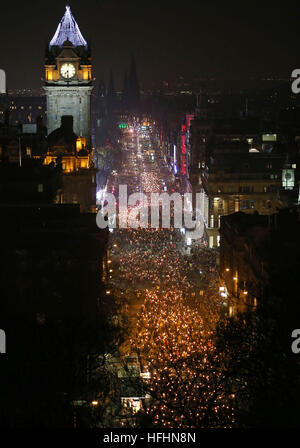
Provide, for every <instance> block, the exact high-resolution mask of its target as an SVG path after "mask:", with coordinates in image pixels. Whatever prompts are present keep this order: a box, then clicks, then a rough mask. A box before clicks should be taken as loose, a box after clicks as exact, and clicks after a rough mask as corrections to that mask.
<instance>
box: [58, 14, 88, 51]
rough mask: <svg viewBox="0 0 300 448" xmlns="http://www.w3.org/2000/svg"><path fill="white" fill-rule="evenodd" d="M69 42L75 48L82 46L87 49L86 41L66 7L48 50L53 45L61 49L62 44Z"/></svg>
mask: <svg viewBox="0 0 300 448" xmlns="http://www.w3.org/2000/svg"><path fill="white" fill-rule="evenodd" d="M66 40H69V41H70V42H72V44H73V45H74V46H75V47H78V46H80V45H81V46H83V47H85V48H87V46H88V44H87V41H86V40H85V39H84V37H83V36H82V34H81V32H80V29H79V26H78V25H77V22H76V20H75V19H74V17H73V14H72V12H71V8H70V6H66V11H65V13H64V15H63V17H62V19H61V21H60V23H59V25H58V27H57V30H56V31H55V34H54V36H53V37H52V39H51V41H50V44H49V48H51V47H53V46H54V45H56V46H58V47H61V46H62V45H63V43H64V42H65V41H66Z"/></svg>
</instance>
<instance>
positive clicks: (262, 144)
mask: <svg viewBox="0 0 300 448" xmlns="http://www.w3.org/2000/svg"><path fill="white" fill-rule="evenodd" d="M285 161H286V154H285V153H284V152H282V151H281V150H280V146H279V136H278V135H277V134H276V133H264V132H263V131H262V130H261V128H260V121H259V120H255V119H240V120H230V121H228V120H222V121H217V120H212V119H210V118H204V117H203V118H202V117H201V118H200V117H198V118H197V117H196V118H195V120H193V122H192V129H191V176H190V178H191V183H192V187H193V192H194V193H200V194H201V195H202V201H201V213H202V216H203V218H204V221H205V225H206V231H207V237H208V240H209V246H210V247H218V246H219V241H220V235H219V227H220V217H221V216H223V215H228V214H231V213H235V212H238V211H244V212H245V213H254V212H255V211H258V212H259V213H260V214H265V215H269V214H273V213H275V212H276V211H278V210H279V209H280V208H282V207H284V206H286V205H287V203H286V202H285V201H284V198H283V196H281V192H282V190H283V188H284V187H283V183H282V175H283V171H282V170H283V168H284V166H285ZM194 196H195V195H194Z"/></svg>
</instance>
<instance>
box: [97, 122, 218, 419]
mask: <svg viewBox="0 0 300 448" xmlns="http://www.w3.org/2000/svg"><path fill="white" fill-rule="evenodd" d="M153 134H154V132H153V131H152V133H150V132H148V133H145V132H143V138H142V137H141V136H140V131H139V128H138V127H135V131H134V133H133V134H132V137H131V138H129V139H128V137H127V138H126V139H124V140H125V142H124V146H125V149H124V158H123V165H122V171H121V172H118V173H115V172H114V173H112V175H111V176H110V177H109V179H108V182H107V186H106V191H108V192H112V193H114V194H115V196H116V198H118V188H119V185H127V189H128V195H129V194H131V193H134V192H143V193H145V194H146V195H147V196H148V195H150V193H153V192H157V193H162V192H164V191H167V192H169V193H172V192H174V176H173V174H172V172H170V170H169V169H168V167H167V165H166V163H165V161H164V159H163V157H162V156H161V154H160V150H159V147H158V146H155V134H154V137H153ZM179 192H180V193H183V192H182V191H179ZM110 230H111V231H110V234H109V235H110V237H109V250H108V257H107V260H106V263H105V270H104V280H105V284H106V294H107V295H114V296H115V297H118V298H119V299H120V301H121V309H122V314H123V316H122V318H123V319H124V316H126V320H127V321H128V322H129V338H128V339H127V340H126V341H125V343H124V344H123V345H122V347H119V350H120V353H121V356H122V357H123V361H124V360H126V359H127V358H128V359H130V361H131V362H132V360H134V361H133V364H135V367H136V370H135V372H138V373H137V374H139V375H140V376H141V377H143V378H145V377H146V378H151V375H153V365H152V366H151V365H150V364H151V363H150V362H149V354H150V353H151V357H153V356H155V355H154V354H155V353H156V350H157V348H158V347H157V345H156V344H157V341H156V340H155V336H154V335H153V334H152V333H153V330H155V333H156V337H158V339H159V340H160V341H164V342H163V344H164V345H165V344H167V345H169V344H170V345H172V344H171V342H170V341H168V339H167V334H168V331H167V332H165V330H164V331H162V333H161V334H159V332H158V333H157V329H160V328H161V329H162V330H163V329H164V327H165V326H166V325H167V327H169V326H171V325H170V324H171V321H169V319H171V320H172V322H173V324H174V322H176V319H177V318H178V319H179V322H180V325H182V328H180V325H179V327H177V330H178V332H177V335H173V344H175V346H176V353H177V356H178V357H180V356H181V355H184V354H185V353H186V350H188V351H189V350H190V348H189V347H188V345H189V343H191V344H192V347H193V350H194V349H195V348H196V346H195V343H196V342H195V341H189V340H188V339H186V340H185V338H184V333H186V332H187V333H188V334H190V332H193V331H194V330H199V328H200V326H201V325H202V326H203V328H206V329H207V331H211V330H212V329H213V326H214V323H215V321H216V320H217V318H218V316H219V313H220V309H222V304H221V303H220V299H219V298H220V296H219V293H218V279H217V272H216V269H215V255H214V253H213V252H212V251H211V250H209V249H207V248H206V247H205V246H204V245H203V244H202V245H201V244H197V246H195V247H194V248H193V252H192V254H190V255H187V254H186V251H185V249H186V244H185V238H184V232H183V231H182V229H174V228H170V229H162V228H160V229H153V228H150V226H148V228H138V229H132V228H129V227H128V228H126V229H119V228H114V229H110ZM152 309H153V310H155V320H154V321H153V322H152V325H153V327H154V328H151V320H152V319H151V316H152ZM149 313H150V314H149ZM160 313H162V314H161V316H160ZM176 316H177V317H176ZM152 317H153V316H152ZM141 322H143V325H141ZM193 329H194V330H193ZM196 339H197V338H196ZM147 341H148V345H147ZM153 344H154V345H153ZM150 347H152V349H151V350H150ZM153 350H154V351H153ZM137 354H138V355H137ZM157 357H159V354H158V353H157ZM125 362H126V361H125ZM119 364H120V366H121V365H122V363H121V362H119ZM152 364H153V363H152ZM121 370H122V368H121V367H120V373H119V376H123V375H124V372H123V373H121ZM135 374H136V373H135ZM131 398H132V399H131V400H130V403H131V404H130V406H131V407H132V408H133V412H135V411H137V410H139V409H140V407H141V405H142V401H141V400H140V398H145V397H134V399H133V397H131Z"/></svg>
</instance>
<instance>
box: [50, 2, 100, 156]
mask: <svg viewBox="0 0 300 448" xmlns="http://www.w3.org/2000/svg"><path fill="white" fill-rule="evenodd" d="M92 88H93V87H92V65H91V55H90V49H89V46H88V44H87V42H86V40H85V39H84V37H83V36H82V34H81V32H80V29H79V27H78V25H77V23H76V21H75V19H74V17H73V15H72V13H71V9H70V7H69V6H66V11H65V13H64V15H63V17H62V19H61V21H60V23H59V25H58V27H57V30H56V32H55V34H54V36H53V38H52V39H51V41H50V43H49V46H48V47H47V50H46V61H45V86H44V89H45V91H46V98H47V132H48V135H49V134H50V133H51V132H52V131H54V130H55V129H57V128H59V127H60V126H61V117H62V116H64V115H69V116H70V115H71V116H73V123H74V132H75V134H76V135H77V136H78V137H82V138H83V141H84V139H85V142H86V147H87V148H89V147H90V145H91V91H92Z"/></svg>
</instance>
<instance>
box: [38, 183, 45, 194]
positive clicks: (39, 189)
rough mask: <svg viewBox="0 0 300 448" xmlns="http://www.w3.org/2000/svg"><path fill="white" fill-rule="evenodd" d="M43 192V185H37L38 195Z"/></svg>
mask: <svg viewBox="0 0 300 448" xmlns="http://www.w3.org/2000/svg"><path fill="white" fill-rule="evenodd" d="M43 191H44V185H43V184H38V192H39V193H43Z"/></svg>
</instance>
